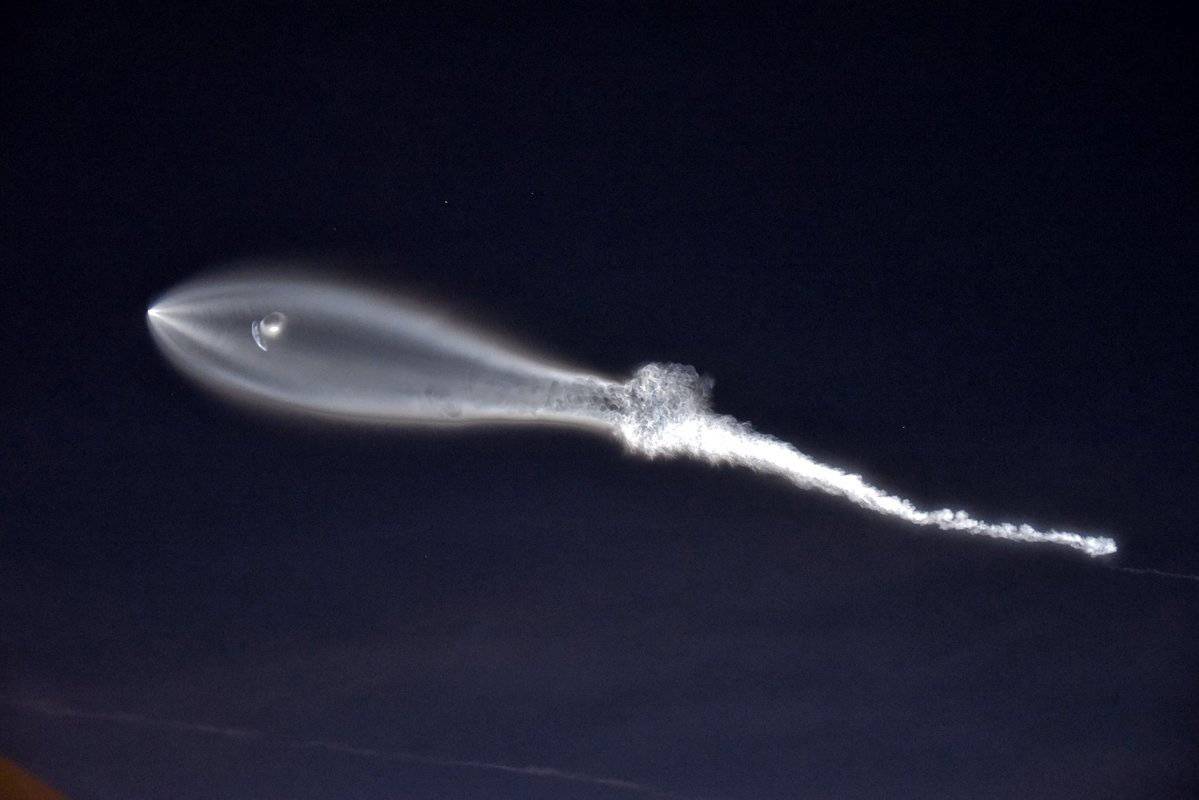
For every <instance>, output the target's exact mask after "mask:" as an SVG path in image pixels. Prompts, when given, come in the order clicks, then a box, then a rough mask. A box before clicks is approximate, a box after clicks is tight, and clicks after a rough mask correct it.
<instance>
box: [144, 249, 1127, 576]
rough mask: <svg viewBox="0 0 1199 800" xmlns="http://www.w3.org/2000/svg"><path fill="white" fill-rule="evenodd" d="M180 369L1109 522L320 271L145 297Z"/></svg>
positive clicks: (878, 494) (690, 378)
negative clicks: (530, 342)
mask: <svg viewBox="0 0 1199 800" xmlns="http://www.w3.org/2000/svg"><path fill="white" fill-rule="evenodd" d="M147 321H148V324H149V327H150V332H151V334H152V335H153V337H154V340H155V342H156V343H157V344H158V346H159V348H160V349H161V350H162V352H163V353H164V354H165V355H166V356H167V358H169V359H170V360H171V361H172V362H173V363H174V364H175V365H176V366H177V367H178V368H179V369H180V370H181V371H182V372H184V373H185V374H187V375H189V376H190V377H192V378H194V379H196V380H197V381H199V382H200V383H201V384H203V385H205V386H207V387H209V388H211V389H213V390H216V391H218V392H220V393H222V394H225V395H227V396H231V397H234V398H236V399H240V400H244V401H249V402H254V403H257V404H260V405H265V406H268V407H273V408H276V409H279V410H290V411H294V412H301V413H307V414H310V415H319V416H325V417H331V418H336V419H344V420H363V421H375V422H386V423H395V424H420V423H424V424H445V425H449V424H463V423H472V422H497V421H508V422H552V423H565V424H571V425H577V426H583V427H587V428H591V429H595V430H600V431H607V432H609V433H611V434H612V435H613V436H615V437H616V438H617V439H618V440H619V441H621V442H622V443H623V444H624V446H625V447H626V448H627V449H628V450H629V451H631V452H634V453H638V454H641V455H644V456H649V457H651V458H653V457H658V456H690V457H693V458H697V459H700V460H702V461H706V462H708V463H712V464H733V465H738V466H743V467H749V468H750V469H753V470H756V471H758V472H764V473H770V474H773V475H778V476H780V477H782V478H785V479H786V480H788V481H790V482H791V483H792V484H794V485H796V486H798V487H800V488H803V489H818V490H820V491H823V492H827V493H829V494H833V495H838V496H840V497H843V498H845V499H846V500H849V501H850V502H851V503H854V504H855V505H858V506H860V507H862V508H865V509H869V510H870V511H874V512H877V513H879V514H884V515H887V516H890V517H895V518H898V519H902V520H905V521H906V522H909V523H912V524H914V525H923V526H931V527H936V528H939V529H941V530H946V531H956V532H959V533H965V534H973V535H977V536H989V537H993V538H997V539H1007V540H1010V541H1019V542H1046V543H1050V544H1058V545H1064V546H1066V547H1072V548H1075V549H1078V550H1082V551H1083V552H1085V553H1086V554H1087V555H1090V556H1102V555H1108V554H1110V553H1114V552H1116V544H1115V542H1114V541H1113V540H1112V539H1110V538H1107V537H1100V536H1085V535H1082V534H1079V533H1071V532H1069V531H1058V530H1049V531H1040V530H1037V529H1036V528H1033V527H1032V526H1030V525H1025V524H1013V523H1007V522H1004V523H990V522H983V521H981V520H977V519H974V518H973V517H971V516H970V515H969V514H967V513H966V512H964V511H953V510H950V509H940V510H936V511H925V510H921V509H918V508H916V507H915V506H914V505H912V503H911V502H910V501H908V500H905V499H903V498H902V497H897V496H894V495H891V494H888V493H886V492H884V491H883V490H881V489H878V488H876V487H874V486H871V485H870V484H868V483H866V482H865V481H863V480H862V478H861V477H860V476H858V475H851V474H848V473H846V472H843V471H841V470H839V469H837V468H835V467H831V466H827V465H824V464H820V463H818V462H816V461H814V460H812V459H811V458H809V457H808V456H806V455H804V454H803V453H802V452H800V451H799V450H797V449H796V448H794V447H792V446H791V445H789V444H787V443H786V442H783V441H780V440H778V439H775V438H774V437H772V436H768V435H766V434H763V433H759V432H757V431H755V430H754V429H753V428H752V427H751V426H750V425H749V424H747V423H744V422H739V421H737V420H735V419H733V418H732V417H729V416H724V415H721V414H717V413H715V412H714V411H713V410H712V407H711V399H710V397H711V388H712V384H711V381H710V380H708V379H706V378H702V377H701V376H700V375H699V374H698V373H697V372H696V371H695V369H694V368H692V367H687V366H682V365H679V364H646V365H645V366H642V367H641V368H639V369H638V370H637V371H636V372H635V373H634V374H633V376H632V377H631V378H630V379H628V380H627V381H623V382H621V381H615V380H610V379H608V378H604V377H601V376H599V375H594V374H589V373H587V372H582V371H578V370H573V369H569V368H567V367H563V366H559V365H555V364H553V363H551V362H549V361H546V360H544V359H541V358H538V357H535V356H533V355H530V354H526V353H522V352H521V351H519V350H517V349H515V348H513V347H511V346H507V345H504V344H501V343H499V342H498V341H497V340H496V339H495V338H494V337H489V336H488V335H486V334H484V333H482V332H479V331H474V330H471V329H470V328H468V327H466V326H463V325H461V324H460V323H457V322H454V321H453V320H451V319H449V318H446V317H443V316H441V315H439V314H437V313H436V312H433V311H430V310H428V309H426V308H422V307H420V306H418V305H416V304H414V303H410V302H407V301H403V300H400V299H396V298H394V297H389V296H387V295H383V294H380V293H377V292H372V291H369V290H364V289H360V288H354V287H351V286H347V285H345V284H341V283H338V282H335V281H332V280H329V279H322V278H320V277H316V276H297V275H296V274H294V273H292V274H290V275H289V274H282V273H280V274H270V273H266V272H262V271H259V272H254V273H242V274H235V275H231V276H226V277H218V278H209V279H202V280H199V281H196V282H193V283H190V284H186V285H184V286H181V287H179V288H177V289H175V290H173V291H171V292H168V293H167V294H166V295H165V296H163V297H162V298H160V299H159V300H158V302H157V303H155V304H154V305H153V306H152V307H151V308H150V309H149V310H148V311H147Z"/></svg>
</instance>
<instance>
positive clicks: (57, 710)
mask: <svg viewBox="0 0 1199 800" xmlns="http://www.w3.org/2000/svg"><path fill="white" fill-rule="evenodd" d="M0 703H3V704H4V705H7V706H9V707H11V708H16V709H19V710H22V711H26V712H32V713H35V714H41V715H43V716H48V717H62V718H67V719H82V720H94V721H98V722H114V723H118V724H122V725H130V726H133V727H138V728H147V729H152V730H166V731H176V732H180V733H198V734H206V735H210V736H218V737H221V738H225V739H238V740H263V741H267V742H271V743H273V744H275V745H278V746H282V747H286V748H289V749H293V750H324V751H326V752H330V753H340V754H344V755H351V756H356V757H359V758H368V759H373V760H377V761H402V762H406V763H409V764H425V765H428V766H431V767H448V768H455V769H457V768H460V769H473V770H482V771H485V772H502V773H506V774H509V775H521V776H525V777H530V778H547V779H550V780H558V781H565V782H569V783H578V784H588V785H591V786H600V787H604V788H608V789H618V790H620V791H624V792H629V793H631V794H639V795H642V796H645V797H656V798H661V800H688V798H687V797H685V796H684V795H679V794H675V793H674V792H668V791H665V790H662V789H658V788H655V787H653V786H647V785H645V784H642V783H636V782H635V781H629V780H625V779H623V778H607V777H602V776H597V775H588V774H587V773H585V772H573V771H571V770H564V769H558V768H557V767H542V766H536V765H524V766H520V765H515V764H501V763H497V762H493V761H479V760H476V759H462V758H446V757H442V756H431V755H426V754H422V753H411V752H407V751H404V750H377V749H375V748H371V747H356V746H354V745H349V744H345V743H342V742H334V741H328V740H324V739H310V740H299V739H288V738H283V737H278V736H272V735H270V734H266V733H263V732H262V731H256V730H250V729H247V728H233V727H226V726H221V725H206V724H203V723H194V722H179V721H177V720H171V719H163V718H161V717H150V716H145V715H142V714H125V713H104V712H97V711H83V710H81V709H77V708H70V707H67V706H61V705H55V704H51V703H44V702H23V701H19V700H9V699H2V698H0ZM692 800H694V799H692Z"/></svg>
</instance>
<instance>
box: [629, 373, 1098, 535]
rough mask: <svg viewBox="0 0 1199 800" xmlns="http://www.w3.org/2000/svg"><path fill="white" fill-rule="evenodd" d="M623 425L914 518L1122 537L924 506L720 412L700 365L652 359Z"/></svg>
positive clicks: (1021, 531) (664, 443)
mask: <svg viewBox="0 0 1199 800" xmlns="http://www.w3.org/2000/svg"><path fill="white" fill-rule="evenodd" d="M625 387H626V388H627V390H628V401H627V406H626V408H625V409H624V410H623V411H622V412H621V413H620V415H619V419H618V431H619V433H620V436H621V438H622V439H623V441H624V442H625V444H626V445H627V446H628V447H629V449H631V450H633V451H634V452H637V453H642V454H644V455H647V456H650V457H654V456H675V455H687V456H692V457H694V458H698V459H701V460H703V461H707V462H709V463H717V464H719V463H725V464H736V465H739V466H744V467H749V468H750V469H754V470H757V471H760V472H768V473H771V474H774V475H779V476H782V477H784V478H786V479H787V480H789V481H790V482H791V483H793V484H795V485H796V486H799V487H801V488H804V489H819V490H820V491H823V492H827V493H829V494H834V495H838V496H840V497H844V498H845V499H847V500H849V501H850V502H852V503H854V504H856V505H858V506H861V507H862V508H865V509H869V510H870V511H874V512H877V513H879V514H885V515H887V516H891V517H897V518H899V519H902V520H904V521H906V522H910V523H912V524H914V525H930V526H935V527H937V528H940V529H942V530H947V531H958V532H961V533H967V534H973V535H977V536H990V537H993V538H996V539H1007V540H1010V541H1019V542H1045V543H1050V544H1058V545H1064V546H1066V547H1073V548H1076V549H1078V550H1082V551H1083V552H1084V553H1086V554H1087V555H1089V556H1102V555H1108V554H1110V553H1114V552H1116V543H1115V542H1114V541H1112V540H1111V539H1109V538H1106V537H1100V536H1083V535H1081V534H1078V533H1070V532H1068V531H1056V530H1051V531H1039V530H1037V529H1036V528H1033V527H1032V526H1031V525H1015V524H1012V523H1007V522H1005V523H990V522H982V521H980V520H977V519H974V518H973V517H971V516H970V515H969V514H967V513H966V512H965V511H953V510H950V509H947V508H944V509H940V510H937V511H922V510H920V509H918V508H916V507H915V506H914V505H912V503H911V501H909V500H905V499H903V498H902V497H895V496H894V495H889V494H887V493H886V492H884V491H882V490H881V489H877V488H875V487H874V486H871V485H869V484H868V483H866V482H865V481H863V480H862V478H861V476H858V475H851V474H848V473H845V472H842V471H841V470H839V469H836V468H834V467H829V466H826V465H824V464H820V463H818V462H816V461H814V460H812V459H811V458H809V457H808V456H806V455H804V454H803V453H801V452H800V451H799V450H797V449H795V448H794V447H792V446H791V445H789V444H787V443H786V442H782V441H779V440H778V439H775V438H774V437H772V436H767V435H765V434H762V433H758V432H757V431H755V430H754V429H753V428H751V427H750V426H749V425H748V424H746V423H744V422H738V421H737V420H735V419H733V418H732V417H729V416H723V415H718V414H715V413H713V412H712V410H711V407H710V400H709V395H710V392H711V383H710V381H707V380H705V379H703V378H701V377H700V376H699V374H698V373H697V372H696V371H695V369H694V368H693V367H687V366H682V365H679V364H647V365H646V366H644V367H642V368H641V369H640V370H638V371H637V373H636V374H635V375H634V376H633V379H632V380H630V381H629V382H628V383H627V384H625Z"/></svg>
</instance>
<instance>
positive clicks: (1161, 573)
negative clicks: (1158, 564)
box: [1112, 567, 1199, 583]
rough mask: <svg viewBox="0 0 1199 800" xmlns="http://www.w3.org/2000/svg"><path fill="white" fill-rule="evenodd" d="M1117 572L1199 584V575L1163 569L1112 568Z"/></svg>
mask: <svg viewBox="0 0 1199 800" xmlns="http://www.w3.org/2000/svg"><path fill="white" fill-rule="evenodd" d="M1112 569H1114V570H1116V571H1117V572H1131V573H1133V574H1135V575H1155V576H1157V577H1159V578H1177V579H1178V580H1180V581H1194V582H1196V583H1199V575H1187V574H1186V573H1183V572H1166V571H1165V570H1161V569H1147V568H1144V567H1112Z"/></svg>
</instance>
